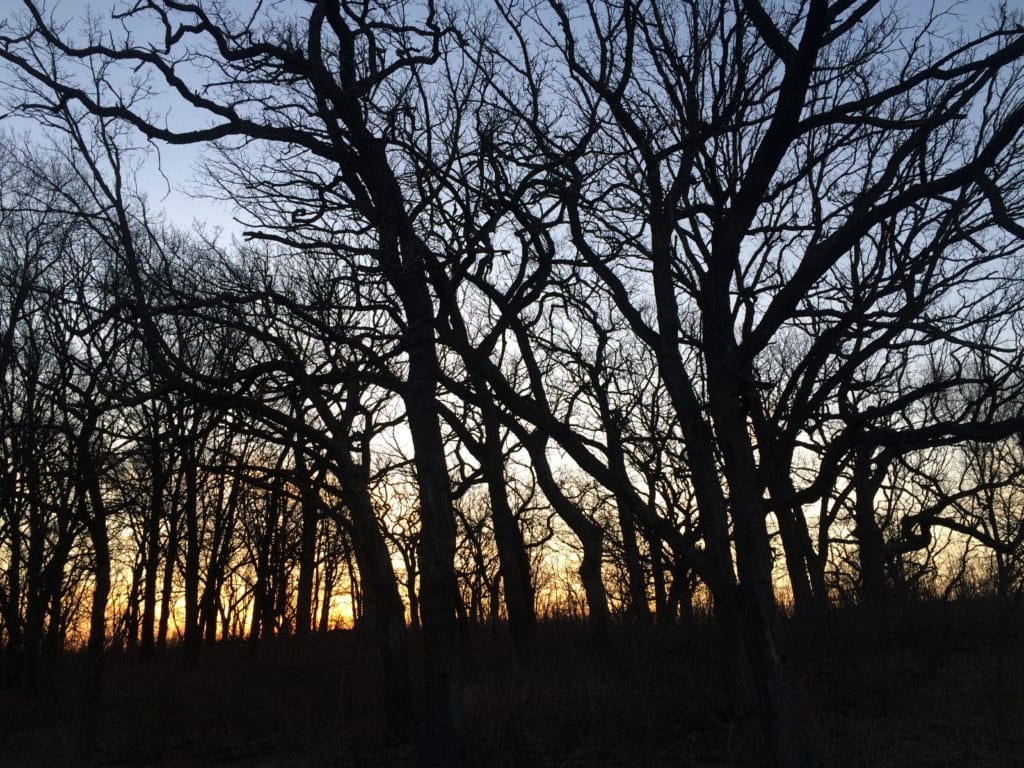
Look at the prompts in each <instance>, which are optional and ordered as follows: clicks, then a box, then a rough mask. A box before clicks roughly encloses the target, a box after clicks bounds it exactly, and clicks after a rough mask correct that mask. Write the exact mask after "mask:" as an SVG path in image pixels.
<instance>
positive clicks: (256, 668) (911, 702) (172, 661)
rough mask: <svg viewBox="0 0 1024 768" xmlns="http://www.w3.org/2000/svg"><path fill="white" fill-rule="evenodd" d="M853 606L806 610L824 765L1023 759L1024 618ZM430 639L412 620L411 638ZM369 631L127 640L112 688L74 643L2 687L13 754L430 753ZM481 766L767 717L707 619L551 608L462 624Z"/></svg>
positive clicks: (327, 759)
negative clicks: (610, 615) (532, 622)
mask: <svg viewBox="0 0 1024 768" xmlns="http://www.w3.org/2000/svg"><path fill="white" fill-rule="evenodd" d="M870 626H871V625H870V624H869V623H868V622H866V621H865V617H864V616H861V615H859V614H858V613H856V612H855V611H852V610H851V611H846V612H837V613H835V614H833V615H830V616H828V617H826V618H823V619H821V620H819V621H817V622H815V623H814V625H813V626H808V625H807V624H806V623H804V624H800V625H798V624H796V623H795V622H793V623H791V625H790V627H789V635H790V637H791V638H792V639H791V641H790V644H789V655H790V660H791V666H792V667H793V670H794V676H795V679H796V682H797V686H798V690H799V692H800V695H801V699H802V703H803V706H804V710H805V715H806V720H807V730H808V740H809V743H810V747H811V751H812V753H813V754H814V755H815V757H816V759H817V760H818V762H819V763H820V764H821V765H823V766H837V767H838V766H849V767H850V768H861V767H864V768H866V767H867V766H961V765H971V766H1012V765H1020V764H1022V762H1024V758H1022V755H1024V728H1021V727H1020V723H1024V694H1022V692H1024V626H1022V622H1021V616H1020V612H1019V611H1011V610H1008V609H1003V608H1000V607H998V606H994V605H992V604H988V603H985V602H983V601H971V602H969V603H963V604H954V605H921V606H916V607H915V608H914V609H913V610H909V611H907V612H906V613H904V614H903V615H901V617H900V618H899V620H898V621H896V622H894V624H893V625H892V626H890V627H889V628H887V630H886V631H884V632H878V631H874V630H869V629H868V627H870ZM413 640H414V642H413V645H414V646H415V638H413ZM360 642H362V641H360V640H359V638H357V637H356V636H355V635H354V634H353V633H350V632H334V633H330V634H328V635H324V636H314V637H311V638H309V639H308V640H305V641H301V642H300V641H298V640H294V639H289V638H279V639H276V640H273V641H268V642H264V643H262V644H261V645H260V646H259V648H258V651H257V652H256V653H255V654H253V653H251V650H250V649H249V647H248V646H246V645H245V644H240V643H221V644H218V645H216V646H212V647H208V648H205V649H204V650H203V654H202V657H201V659H200V662H199V664H198V666H197V667H196V668H194V669H187V668H186V666H185V664H184V660H183V657H182V655H181V653H180V650H179V649H176V648H172V649H170V650H168V651H167V652H166V653H165V654H163V655H162V656H160V657H158V658H157V659H155V660H153V661H151V662H148V663H143V662H140V661H138V660H137V659H135V658H129V657H127V656H125V655H124V654H116V653H115V654H111V655H110V656H109V658H108V660H107V666H106V669H105V672H104V675H105V677H104V680H105V685H104V689H103V694H102V698H101V699H100V700H99V701H98V702H96V701H87V700H86V699H85V698H84V696H83V691H84V678H85V675H84V664H83V662H84V660H83V659H82V658H80V657H79V656H77V655H76V654H66V655H65V656H64V657H62V658H61V659H60V660H59V664H58V665H57V667H56V668H55V670H54V673H53V675H52V681H53V682H52V683H51V685H49V686H47V687H46V688H45V689H44V690H43V691H41V692H40V694H39V695H38V696H36V697H33V698H27V697H26V696H25V695H24V694H23V693H22V692H20V691H18V690H6V691H0V765H2V766H5V768H19V767H20V766H54V767H55V768H57V767H59V766H76V767H77V766H96V767H97V768H99V766H140V767H141V766H176V767H178V766H184V767H187V766H253V767H254V768H275V767H276V766H360V767H362V766H367V767H371V766H414V765H415V764H416V743H415V741H416V740H415V738H414V737H410V738H409V739H408V740H406V741H403V742H395V741H394V740H390V739H388V738H387V737H386V736H385V735H384V732H383V729H382V728H381V725H380V722H381V717H380V713H379V711H378V709H377V708H376V707H375V706H374V704H373V701H374V696H373V695H372V693H373V691H372V689H371V688H370V684H369V683H368V681H367V680H365V679H364V676H363V675H362V674H361V669H362V664H361V658H362V657H363V656H364V655H365V653H366V649H365V648H360ZM463 645H464V647H463V658H464V659H465V661H464V680H465V683H464V705H465V706H464V711H465V713H466V723H465V725H466V752H467V765H468V766H474V767H475V766H494V767H495V768H505V767H508V768H519V767H520V766H522V767H527V766H538V768H539V767H541V766H543V767H545V768H547V767H548V766H563V767H565V768H583V767H584V766H594V767H595V768H596V767H597V766H602V767H604V766H622V768H626V767H627V766H629V767H634V766H635V767H637V768H644V767H645V766H674V767H675V768H678V767H679V766H684V767H685V766H690V767H692V768H703V767H704V766H722V767H724V766H751V767H753V766H761V765H764V764H765V763H766V758H765V755H764V751H763V746H762V739H761V732H760V728H759V725H758V723H757V721H756V720H755V719H753V718H751V717H749V716H744V717H740V716H736V715H735V714H733V713H731V712H730V711H729V710H728V708H727V706H726V701H725V699H724V697H723V695H722V692H721V688H720V685H719V670H718V666H717V664H718V662H717V660H716V654H715V647H714V632H713V630H712V628H711V627H710V626H706V625H697V626H696V627H691V628H690V629H688V630H683V629H682V628H678V627H667V628H662V627H659V628H654V629H651V630H649V631H645V632H639V631H637V630H635V629H631V628H628V627H618V628H615V629H614V630H613V631H612V633H611V636H610V637H609V638H607V640H605V641H603V642H598V641H597V640H595V639H594V638H593V637H591V635H590V633H589V631H588V629H587V628H586V627H585V626H582V625H579V624H575V623H568V622H565V623H562V622H547V623H543V624H541V625H540V626H539V627H538V629H537V634H536V637H535V641H534V643H533V651H532V654H531V656H530V658H529V660H528V661H526V662H523V661H518V662H516V661H513V660H512V658H513V655H512V653H511V645H510V643H509V641H508V638H507V637H506V636H505V635H504V633H503V632H501V631H497V632H494V631H491V630H488V629H485V628H477V629H474V630H472V631H469V632H467V633H466V636H465V638H464V643H463Z"/></svg>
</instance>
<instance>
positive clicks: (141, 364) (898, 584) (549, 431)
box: [0, 0, 1024, 766]
mask: <svg viewBox="0 0 1024 768" xmlns="http://www.w3.org/2000/svg"><path fill="white" fill-rule="evenodd" d="M470 5H471V4H460V3H454V4H452V5H445V6H442V5H435V4H434V3H433V2H431V1H430V0H410V1H409V2H400V1H399V0H363V1H362V2H358V1H350V0H316V1H315V2H314V1H313V0H308V1H302V2H299V1H296V2H292V3H273V2H268V3H263V4H255V3H227V2H224V3H217V2H212V1H211V2H204V3H198V4H195V5H193V4H191V3H183V2H177V1H176V0H138V2H125V3H120V4H115V5H114V10H113V11H110V12H109V13H106V14H105V15H104V14H100V15H97V16H93V17H89V18H85V17H82V18H71V17H70V14H71V13H78V9H77V7H76V8H75V9H74V11H73V12H72V11H69V9H67V8H65V7H63V6H59V5H54V6H53V7H52V8H51V7H44V6H41V5H38V4H35V3H32V2H28V0H26V2H25V4H24V8H23V9H22V10H21V11H20V12H19V14H18V15H15V16H12V17H10V18H8V19H6V20H4V21H3V22H2V26H0V59H2V60H3V62H4V65H3V69H2V70H0V79H2V82H3V88H4V92H5V93H4V96H3V98H4V100H5V109H6V114H7V115H8V116H9V117H16V118H17V119H16V120H14V121H11V122H9V128H8V130H7V132H6V133H5V134H4V136H3V138H2V142H0V144H2V146H0V242H2V246H0V376H2V381H3V385H2V388H0V438H2V439H0V453H2V461H0V487H2V491H0V647H2V651H3V656H2V658H3V664H4V667H3V670H2V673H3V681H4V684H5V685H6V686H8V687H9V688H11V689H20V690H21V691H23V692H24V694H26V695H28V696H38V695H45V694H46V692H47V691H48V690H50V689H54V688H60V687H62V686H66V685H69V684H70V683H69V682H68V681H67V680H63V679H61V677H60V675H58V674H57V670H58V669H59V666H60V665H59V663H58V661H59V659H60V658H61V657H62V656H63V655H64V654H65V653H66V652H70V651H76V652H81V653H82V654H83V657H84V658H85V659H87V666H88V674H87V678H88V679H87V681H86V688H87V691H88V695H89V696H90V697H92V698H93V700H98V699H101V698H102V696H103V689H104V669H105V667H104V662H105V659H109V658H110V657H111V654H114V653H118V652H124V653H126V654H127V656H128V657H131V658H137V659H139V660H140V662H139V663H140V664H142V663H152V660H154V659H156V658H159V657H161V655H162V654H165V653H167V652H168V651H167V647H168V646H175V647H176V648H179V649H180V652H181V654H182V656H183V658H184V659H185V661H186V664H187V665H192V666H194V665H196V664H198V663H200V662H201V660H202V659H203V658H204V657H207V656H208V655H209V654H213V653H216V652H217V651H216V647H217V644H218V643H221V642H222V641H234V640H242V641H244V642H245V644H246V645H247V647H249V648H250V649H251V650H253V651H255V650H256V649H257V647H259V646H260V644H265V643H266V642H268V640H269V638H272V637H275V636H294V637H296V638H303V637H307V636H310V635H314V634H318V633H328V632H329V631H331V630H336V629H352V628H356V629H357V631H358V632H359V633H360V637H361V640H360V642H362V643H364V646H363V647H364V648H369V649H372V650H371V651H370V652H369V653H365V654H364V655H363V657H362V658H363V663H364V664H365V666H366V669H367V670H368V671H367V674H368V675H369V676H370V679H371V680H372V681H373V684H372V685H370V686H368V688H367V691H366V693H365V695H366V696H367V697H371V698H372V697H377V698H378V699H379V701H377V704H378V705H379V707H380V712H381V713H382V714H381V717H382V718H383V719H384V721H385V724H386V730H387V733H389V734H390V735H391V736H392V737H394V738H396V739H398V738H401V737H402V736H403V735H408V734H420V736H421V738H420V739H419V744H420V746H419V747H418V750H419V752H418V754H419V759H420V761H421V763H422V764H423V765H426V766H459V765H462V764H463V760H464V742H463V735H464V731H463V729H464V720H465V718H464V703H465V698H466V694H465V690H464V686H463V671H464V670H463V667H464V659H463V658H462V657H463V655H464V653H465V648H466V643H465V641H464V637H465V635H466V633H467V632H470V631H471V628H472V627H474V626H477V627H489V628H491V629H492V630H493V631H495V632H498V633H500V634H501V635H502V636H504V637H507V638H509V639H510V648H511V655H512V658H511V659H510V660H509V661H510V663H515V664H520V665H523V667H524V668H527V667H528V666H529V665H530V664H531V658H532V657H533V654H534V646H535V644H536V638H537V635H538V633H539V632H541V631H542V630H543V627H544V626H546V625H547V624H546V623H545V622H550V621H552V620H556V619H559V620H562V619H574V620H576V621H579V622H582V623H584V624H585V626H586V635H587V636H588V637H589V638H590V640H589V641H588V642H590V641H592V642H596V643H600V642H601V639H602V638H608V637H609V636H610V635H614V634H615V633H616V632H617V631H618V629H619V628H621V627H633V628H637V629H638V630H643V629H644V628H648V627H656V626H664V627H672V628H674V629H673V631H678V632H680V633H681V634H682V636H686V633H687V632H688V631H692V632H695V633H707V632H710V633H711V637H713V642H712V643H711V645H712V647H713V648H714V655H715V656H716V657H717V659H718V662H719V663H718V664H717V665H715V667H714V670H715V672H714V673H715V675H717V678H716V679H717V683H716V685H717V687H718V690H720V691H722V692H724V693H723V696H724V699H725V706H726V708H727V710H728V711H731V712H744V711H756V712H757V713H758V715H759V721H760V727H761V732H762V734H763V739H764V744H765V754H769V755H771V756H772V757H771V759H772V760H773V761H774V762H775V763H776V764H778V765H780V766H804V765H809V764H813V763H814V762H815V761H816V760H818V759H821V756H820V755H818V756H817V757H815V756H814V755H811V754H810V753H809V750H808V748H807V743H808V737H807V725H806V713H805V706H804V703H802V698H801V697H802V694H801V692H800V690H798V688H797V687H796V686H795V685H794V682H793V681H794V674H796V673H797V672H798V671H799V670H798V669H797V670H796V672H795V671H794V669H795V668H798V667H799V664H800V659H799V658H796V657H794V656H793V655H791V654H789V653H788V652H787V649H788V648H790V647H791V646H792V644H794V643H800V642H802V641H803V640H804V639H806V637H805V635H803V634H801V633H805V632H812V631H814V630H813V627H815V626H816V625H817V624H820V622H821V621H823V618H822V617H824V616H826V615H828V614H830V613H834V612H835V611H838V610H843V609H848V608H855V609H856V613H855V614H853V615H855V616H856V617H857V618H856V624H857V627H858V632H861V631H862V632H863V634H864V636H865V637H872V638H875V639H877V640H878V641H879V642H882V643H884V641H885V638H886V636H887V632H888V631H889V629H888V628H890V627H892V626H893V622H894V621H895V620H896V617H898V616H899V615H900V614H901V613H902V612H904V611H906V610H908V608H907V607H908V606H909V605H912V604H922V601H947V602H948V601H958V600H968V599H974V600H978V599H982V598H986V599H991V600H996V601H1001V602H1003V603H1006V604H1012V602H1013V601H1014V600H1018V599H1019V597H1020V595H1021V594H1022V592H1024V432H1022V429H1024V359H1022V358H1024V350H1022V345H1021V338H1022V333H1024V251H1022V242H1021V239H1022V237H1024V184H1022V174H1024V77H1022V76H1024V26H1022V25H1024V18H1022V17H1021V16H1020V15H1019V14H1018V13H1016V12H1015V11H1011V10H1008V9H1006V8H1005V7H1004V8H993V9H991V10H986V12H985V13H984V14H983V13H980V12H979V11H978V9H977V8H976V7H975V6H973V5H971V6H967V5H962V6H959V7H955V8H953V9H952V10H947V9H945V8H943V7H942V6H941V5H940V6H938V7H936V8H932V9H931V10H930V15H925V14H926V13H929V11H928V9H927V8H921V9H919V8H916V7H915V8H914V9H913V10H912V11H911V10H910V9H909V8H907V7H901V4H898V3H896V4H893V3H877V2H873V1H872V0H805V1H804V2H778V3H772V4H767V3H760V2H757V0H746V1H743V2H741V1H740V0H734V1H733V2H727V1H726V0H718V1H714V0H571V1H569V2H562V0H550V1H542V0H538V1H537V2H533V1H532V0H528V1H526V2H524V1H522V0H493V2H491V3H488V4H485V6H479V7H470ZM58 12H59V13H58ZM60 14H64V15H60ZM167 144H188V145H197V146H198V147H199V148H200V150H201V154H200V155H199V157H200V160H199V161H198V162H199V167H198V169H197V175H198V181H197V184H196V187H195V188H194V189H193V192H194V193H195V194H196V195H197V198H196V201H197V202H196V216H197V219H198V220H200V221H202V220H203V218H204V217H203V215H202V213H203V206H204V203H203V201H204V200H207V201H209V200H218V201H224V202H227V203H229V204H230V206H231V210H232V211H233V215H234V216H235V217H236V220H237V222H238V232H239V234H238V235H237V236H233V237H228V236H227V235H225V234H223V233H220V232H218V231H217V230H216V228H215V227H214V226H210V225H207V226H199V225H196V226H191V227H190V226H189V223H188V222H181V221H171V220H169V218H168V217H167V216H166V215H165V214H164V213H162V211H161V202H160V193H159V191H158V190H153V189H145V188H141V183H140V182H139V181H138V180H139V179H141V178H143V176H142V175H141V174H140V169H142V168H149V167H152V166H153V165H154V164H156V163H157V162H158V161H159V152H160V147H161V146H165V145H167ZM687 628H690V629H689V630H688V629H687ZM702 636H703V635H702ZM460 638H462V639H460ZM314 639H315V638H313V639H311V640H310V642H312V641H313V640H314ZM175 652H177V651H175ZM570 652H571V651H570ZM642 652H643V651H638V653H642Z"/></svg>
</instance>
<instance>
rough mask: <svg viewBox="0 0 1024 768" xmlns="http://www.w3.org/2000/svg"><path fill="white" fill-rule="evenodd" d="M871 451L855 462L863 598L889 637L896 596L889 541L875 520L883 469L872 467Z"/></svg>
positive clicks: (862, 452) (860, 452)
mask: <svg viewBox="0 0 1024 768" xmlns="http://www.w3.org/2000/svg"><path fill="white" fill-rule="evenodd" d="M872 464H873V463H872V457H871V450H870V449H866V448H861V449H859V450H858V451H857V454H856V456H855V458H854V480H853V482H854V490H855V492H856V498H855V499H854V511H853V514H854V530H853V534H854V536H855V537H856V539H857V554H858V557H859V559H860V597H861V601H862V602H863V604H864V606H865V607H866V608H867V609H868V612H869V613H870V614H871V616H872V619H873V620H874V622H875V625H876V628H877V630H878V632H879V634H880V635H881V636H883V637H884V636H885V634H886V632H887V630H888V628H889V624H890V620H891V616H892V603H893V592H892V589H891V587H890V585H889V580H888V579H887V578H886V574H885V571H886V555H885V540H884V538H883V536H882V530H881V528H879V527H878V520H877V519H876V518H875V494H876V493H877V492H878V489H879V486H880V481H881V478H882V477H883V476H884V473H883V470H882V469H881V468H879V469H876V468H875V467H873V465H872Z"/></svg>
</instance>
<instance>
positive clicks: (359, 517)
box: [342, 468, 412, 735]
mask: <svg viewBox="0 0 1024 768" xmlns="http://www.w3.org/2000/svg"><path fill="white" fill-rule="evenodd" d="M355 474H356V473H355V472H354V471H352V469H351V468H350V469H349V470H348V471H347V472H346V471H344V470H343V477H342V487H343V500H344V501H345V504H346V506H347V507H348V509H349V512H350V514H351V515H352V528H351V536H352V549H353V552H354V554H355V558H356V565H357V567H358V568H359V581H360V585H361V587H362V600H361V605H362V621H363V624H364V626H365V628H366V633H367V635H368V637H369V642H370V645H371V647H373V648H374V649H375V653H376V654H377V660H376V661H377V665H378V666H379V668H380V673H381V676H382V679H381V681H380V682H381V690H382V691H383V703H384V714H385V718H386V720H387V723H386V725H387V728H388V731H389V732H390V733H391V734H393V735H400V734H402V733H404V732H405V731H406V730H407V729H408V727H409V723H410V722H411V717H412V711H411V705H412V690H411V684H410V680H409V656H408V647H407V644H406V632H405V606H404V605H403V604H402V598H401V596H400V595H399V592H398V579H397V578H396V577H395V572H394V568H393V566H392V564H391V553H390V552H389V551H388V548H387V544H386V543H385V542H384V536H383V535H382V533H381V530H380V523H379V522H378V520H377V516H376V515H375V514H374V511H373V504H372V501H371V499H370V494H369V489H368V488H367V487H366V483H365V482H364V481H365V479H366V478H365V476H364V477H362V478H358V477H354V475H355ZM346 477H347V478H348V480H349V482H346V481H345V480H346Z"/></svg>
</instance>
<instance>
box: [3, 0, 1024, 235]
mask: <svg viewBox="0 0 1024 768" xmlns="http://www.w3.org/2000/svg"><path fill="white" fill-rule="evenodd" d="M44 2H45V6H46V8H48V9H52V10H54V11H56V13H57V14H58V15H67V17H68V18H74V17H81V16H82V15H83V14H85V13H86V12H87V11H88V10H89V9H92V10H93V11H94V12H97V13H103V12H105V11H106V10H108V9H110V8H113V7H119V6H123V5H125V4H126V3H125V2H124V0H120V2H118V1H117V0H90V1H89V2H87V1H86V0H44ZM948 4H951V2H945V3H944V2H941V1H940V2H938V3H937V5H939V6H942V5H948ZM896 5H897V6H899V7H900V8H901V9H905V13H906V15H907V17H908V18H912V17H913V15H917V14H924V13H927V11H928V9H929V8H930V7H931V6H932V0H905V1H903V2H897V3H896ZM994 5H995V3H994V2H970V1H969V0H968V1H967V2H963V3H961V4H960V6H959V11H960V13H961V15H965V16H967V15H973V16H976V17H977V16H981V15H983V11H982V9H988V8H991V7H994ZM1009 6H1010V7H1011V8H1016V9H1021V10H1024V0H1011V1H1010V2H1009ZM22 12H24V6H23V4H22V2H21V0H0V22H2V21H3V20H6V19H7V18H8V17H10V16H11V15H12V14H20V13H22ZM71 29H72V30H73V29H74V25H72V26H71ZM30 129H31V125H30V124H29V123H28V122H27V121H24V120H19V119H18V118H17V117H16V116H13V117H11V118H8V119H7V120H5V121H3V122H2V123H0V130H8V131H14V132H16V133H18V132H20V133H24V132H27V131H30ZM200 158H201V155H200V150H199V148H197V147H194V146H184V147H183V146H169V145H162V146H160V147H159V154H158V155H157V154H154V155H153V156H152V157H151V158H150V159H149V161H148V162H146V163H145V164H144V165H143V167H142V168H141V169H140V172H139V174H138V177H137V183H138V187H139V189H140V190H143V191H145V192H146V193H147V196H148V200H149V204H150V206H151V207H152V208H154V209H159V210H162V211H163V212H164V213H165V215H166V216H167V217H168V219H169V220H170V221H171V223H173V224H174V225H176V226H178V227H181V228H190V227H192V226H194V225H195V224H197V223H205V224H206V225H207V226H208V227H210V228H218V229H221V230H222V231H223V233H224V237H225V239H227V238H230V237H231V236H233V235H240V234H241V229H242V228H241V226H240V224H239V223H238V222H237V221H236V220H235V219H234V218H233V215H232V211H231V210H230V208H229V206H228V204H226V203H223V202H219V201H214V200H209V199H200V198H197V197H195V196H194V194H189V190H195V189H196V187H197V185H196V183H195V182H196V179H197V177H198V174H199V168H198V164H199V161H200Z"/></svg>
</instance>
